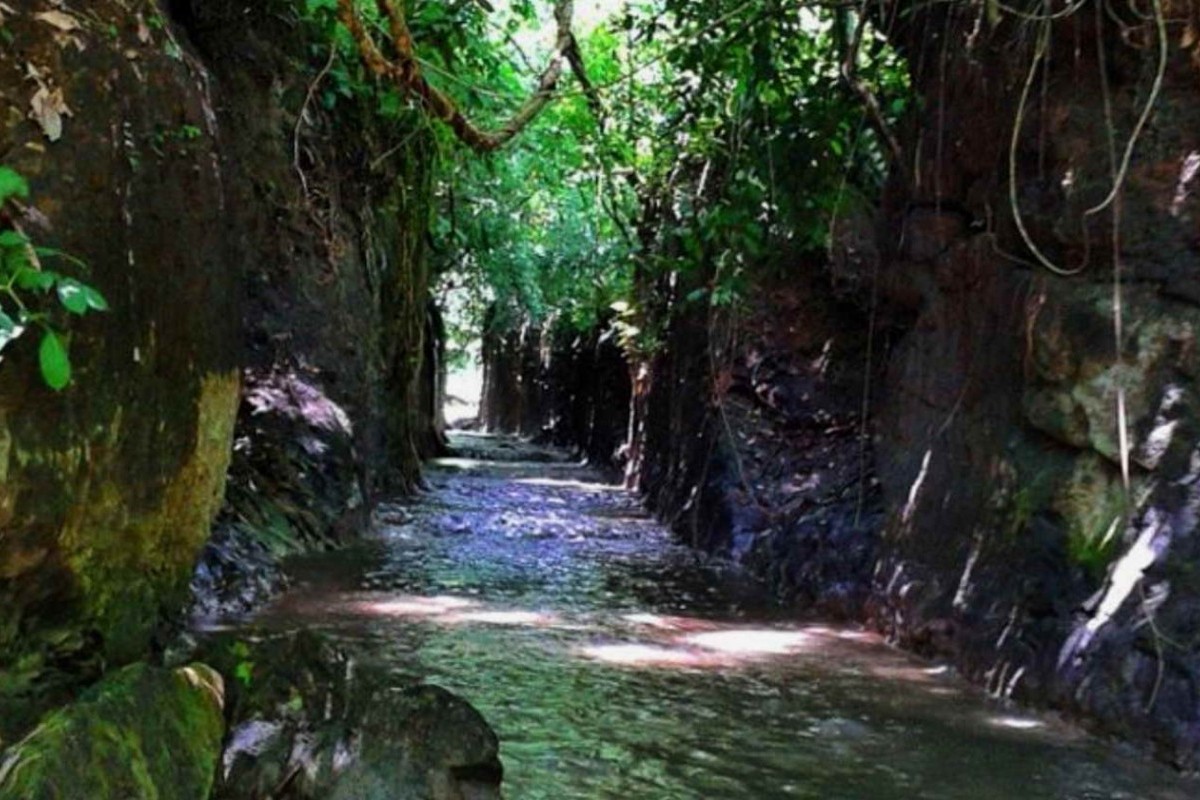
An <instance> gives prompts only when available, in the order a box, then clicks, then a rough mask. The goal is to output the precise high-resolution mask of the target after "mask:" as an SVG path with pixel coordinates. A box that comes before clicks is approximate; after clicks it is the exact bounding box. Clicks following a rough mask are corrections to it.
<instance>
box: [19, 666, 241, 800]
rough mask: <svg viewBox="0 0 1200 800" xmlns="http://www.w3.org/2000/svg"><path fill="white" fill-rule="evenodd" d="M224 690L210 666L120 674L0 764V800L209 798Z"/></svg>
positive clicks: (46, 723)
mask: <svg viewBox="0 0 1200 800" xmlns="http://www.w3.org/2000/svg"><path fill="white" fill-rule="evenodd" d="M224 692H225V689H224V683H223V681H222V680H221V676H220V675H218V674H217V673H216V672H214V671H213V670H212V669H210V668H209V667H207V666H205V665H203V664H191V665H189V666H186V667H181V668H179V669H176V670H166V669H161V668H156V667H151V666H149V665H146V664H134V665H132V666H129V667H126V668H125V669H122V670H120V671H118V672H116V673H113V674H112V675H111V676H110V677H108V678H107V679H105V680H104V681H102V682H101V683H100V684H98V685H97V686H95V687H93V688H92V689H91V690H89V691H88V692H87V693H86V694H85V695H84V696H83V697H82V698H81V699H80V700H79V702H77V703H75V704H73V705H71V706H69V707H67V708H66V709H63V710H60V711H55V712H53V713H51V714H50V715H49V716H48V717H47V718H46V719H45V720H43V721H42V723H41V724H40V725H39V726H38V727H37V728H36V729H35V730H34V731H33V732H32V733H31V734H29V736H27V737H26V738H25V739H24V740H22V741H21V742H18V743H17V744H15V745H14V746H13V747H12V748H11V749H10V750H9V751H7V752H6V753H4V754H3V756H2V757H0V800H60V799H61V800H78V798H82V797H86V798H88V800H128V798H138V800H205V798H207V797H208V795H209V792H210V791H211V789H212V782H213V777H214V776H215V775H216V767H217V761H218V759H219V758H220V754H221V739H222V737H223V734H224V730H225V724H224V717H223V715H222V712H223V704H224Z"/></svg>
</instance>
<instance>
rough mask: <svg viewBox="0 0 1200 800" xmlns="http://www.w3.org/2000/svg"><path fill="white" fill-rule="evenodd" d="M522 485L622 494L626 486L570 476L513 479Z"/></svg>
mask: <svg viewBox="0 0 1200 800" xmlns="http://www.w3.org/2000/svg"><path fill="white" fill-rule="evenodd" d="M512 482H513V483H516V484H519V485H521V486H548V487H553V488H557V489H582V490H584V491H586V492H608V493H612V494H621V493H624V492H625V487H623V486H621V485H620V484H616V483H593V482H590V481H580V480H572V479H568V478H517V479H515V480H513V481H512Z"/></svg>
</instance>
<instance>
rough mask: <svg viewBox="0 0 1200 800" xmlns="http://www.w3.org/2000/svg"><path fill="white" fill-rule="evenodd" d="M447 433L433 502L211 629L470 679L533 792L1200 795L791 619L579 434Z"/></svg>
mask: <svg viewBox="0 0 1200 800" xmlns="http://www.w3.org/2000/svg"><path fill="white" fill-rule="evenodd" d="M452 443H453V445H454V447H455V450H456V452H457V455H456V457H453V458H447V459H443V460H441V461H439V462H436V463H435V464H434V465H432V467H431V469H430V472H429V478H428V480H429V484H430V490H429V491H428V492H427V493H426V495H425V497H424V499H423V501H422V502H420V503H418V504H415V505H410V504H405V505H402V506H388V505H384V506H382V507H381V508H379V509H378V510H377V511H376V513H375V515H374V524H373V529H372V531H371V533H370V535H368V536H367V537H365V539H364V541H363V542H362V543H360V544H358V545H356V546H353V547H351V548H350V549H347V550H343V551H340V552H337V553H333V554H326V555H319V556H306V557H303V558H301V559H299V560H297V561H295V562H293V563H292V564H291V565H290V571H291V573H292V575H293V579H294V588H293V589H292V590H291V591H290V592H288V593H287V594H285V595H284V596H283V597H282V598H280V599H279V600H278V601H277V602H275V603H274V604H272V605H271V606H269V607H268V608H267V609H266V610H265V611H264V612H263V613H261V614H260V615H259V616H257V618H255V619H254V620H253V621H251V622H249V623H247V624H245V625H244V626H241V627H238V628H236V629H234V630H222V631H219V632H217V633H215V634H212V635H213V636H215V637H216V638H217V639H218V640H220V639H233V640H240V639H253V640H260V641H261V642H262V643H263V644H266V645H267V646H266V647H265V648H261V649H265V650H279V651H284V650H286V649H287V648H286V647H275V646H273V645H272V644H271V642H272V639H275V638H278V637H285V636H289V635H294V633H295V631H298V630H305V631H309V632H313V631H315V632H317V634H318V635H319V636H321V637H322V638H326V639H328V640H329V641H333V642H336V643H337V646H338V647H339V648H341V649H343V650H344V651H345V652H347V653H348V654H350V658H349V661H348V663H351V664H356V665H360V666H361V665H366V664H370V665H373V666H375V667H377V668H382V669H383V670H385V671H386V673H387V674H388V675H389V677H391V678H392V679H394V680H395V682H396V683H397V684H398V685H409V684H412V683H413V682H426V683H432V684H436V685H439V686H443V687H445V688H448V689H450V690H451V691H453V692H455V693H457V694H460V695H462V696H463V697H467V698H470V699H471V702H472V703H473V704H474V705H475V706H476V707H477V708H478V709H479V710H480V711H481V712H482V713H483V715H484V716H485V717H486V718H487V719H488V720H489V721H490V722H491V724H492V725H493V726H494V727H495V728H496V731H497V733H498V734H499V737H500V741H501V757H502V760H503V763H504V770H505V775H504V786H505V795H506V796H507V797H511V798H519V799H520V800H540V799H542V798H545V799H547V800H548V799H549V798H555V799H556V800H561V799H565V798H581V799H582V798H588V799H589V800H600V799H601V798H642V799H644V800H669V799H673V798H679V799H680V800H682V799H683V798H755V799H756V800H773V799H774V798H814V799H815V798H821V799H822V800H836V799H837V798H854V800H875V799H876V798H878V799H879V800H884V799H887V800H891V799H893V798H900V797H921V798H945V799H946V800H951V799H952V798H964V799H965V798H969V800H1001V799H1005V800H1007V799H1008V798H1011V799H1012V800H1018V799H1019V800H1037V798H1047V800H1049V799H1050V798H1054V800H1085V799H1088V798H1094V799H1095V800H1100V798H1103V799H1104V800H1115V799H1116V798H1138V800H1152V799H1153V798H1164V799H1165V798H1184V797H1191V796H1193V795H1192V794H1191V791H1192V789H1194V786H1189V785H1188V784H1187V783H1186V782H1184V781H1183V780H1182V779H1180V778H1179V777H1177V776H1176V775H1174V774H1172V773H1171V772H1169V771H1168V770H1167V769H1166V768H1165V767H1158V766H1155V765H1152V764H1148V763H1146V762H1145V761H1141V760H1135V759H1132V758H1125V757H1122V756H1120V755H1118V754H1116V753H1114V751H1113V749H1112V748H1111V747H1110V746H1109V745H1107V744H1104V743H1100V742H1097V741H1096V740H1094V739H1091V738H1089V737H1087V736H1084V735H1082V734H1079V733H1077V732H1074V731H1072V730H1071V729H1070V728H1068V727H1066V726H1064V725H1062V724H1061V723H1058V722H1056V721H1054V720H1052V719H1049V718H1043V717H1037V716H1032V715H1029V714H1027V713H1024V712H1020V711H1018V710H1015V709H1013V708H1011V707H1006V706H1004V705H1001V704H999V703H994V702H990V701H988V700H987V699H986V698H985V697H984V696H983V695H982V694H981V693H980V692H979V691H977V690H976V689H974V688H972V687H969V686H967V685H966V684H964V683H961V682H960V681H959V680H957V679H956V678H955V677H953V676H952V675H951V674H950V673H948V672H947V671H946V670H944V669H941V668H937V667H933V666H930V665H929V664H927V663H925V662H922V661H919V660H916V659H914V658H912V657H911V656H908V655H905V654H902V653H900V652H898V651H895V650H893V649H890V648H888V647H886V646H885V645H884V644H883V643H882V642H881V641H880V640H879V639H878V638H877V637H875V636H874V635H871V634H865V633H860V632H858V631H855V630H851V629H840V628H837V627H831V626H827V625H824V624H819V623H802V622H797V621H796V620H795V618H794V612H793V613H792V614H791V615H789V614H788V613H786V612H785V611H784V610H783V609H780V608H776V607H774V606H773V605H772V604H771V603H770V602H769V601H768V600H767V599H766V598H765V594H764V593H763V592H762V591H761V589H760V588H759V587H758V586H757V585H756V584H755V583H754V581H753V580H752V579H751V578H749V577H748V576H747V575H745V574H744V573H742V572H740V571H739V570H737V569H736V568H734V567H732V566H730V565H729V564H728V563H726V562H723V561H720V560H713V559H708V558H706V557H705V556H703V555H700V554H698V553H697V552H696V551H694V550H690V549H687V548H684V547H682V546H680V545H678V544H675V543H673V542H672V539H671V537H670V535H669V533H668V532H667V531H666V530H665V529H664V528H663V527H662V526H660V525H659V524H658V523H657V522H655V521H654V520H653V519H652V518H651V517H650V516H649V515H647V514H646V513H645V512H644V511H643V510H642V508H641V506H640V504H639V502H638V500H637V499H636V498H634V497H633V496H631V495H629V494H628V493H626V492H624V491H623V490H621V489H620V488H619V487H617V486H614V485H611V484H609V483H606V482H605V481H604V480H603V479H602V477H601V476H600V475H598V474H597V473H596V472H594V471H593V470H591V469H589V468H587V467H584V466H581V465H579V464H577V463H575V462H572V461H568V460H567V458H566V456H565V455H564V454H563V453H561V452H558V451H554V450H547V449H544V448H538V447H534V446H531V445H528V444H524V443H522V442H520V441H519V440H516V439H513V438H506V437H492V436H484V435H478V434H458V435H455V436H454V438H453V440H452ZM263 640H265V641H263ZM357 668H358V667H356V669H357ZM239 738H240V737H239V733H238V732H236V731H235V732H234V734H233V737H232V739H233V741H234V742H237V741H238V740H239Z"/></svg>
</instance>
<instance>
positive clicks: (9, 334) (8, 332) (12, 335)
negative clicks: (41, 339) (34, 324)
mask: <svg viewBox="0 0 1200 800" xmlns="http://www.w3.org/2000/svg"><path fill="white" fill-rule="evenodd" d="M24 332H25V328H24V327H23V326H21V325H18V324H17V323H16V322H15V321H14V320H13V318H12V317H10V316H9V315H8V314H5V313H4V312H3V311H0V350H3V349H4V348H5V347H7V346H8V344H9V342H11V341H12V340H13V339H16V338H17V337H18V336H20V335H21V334H22V333H24Z"/></svg>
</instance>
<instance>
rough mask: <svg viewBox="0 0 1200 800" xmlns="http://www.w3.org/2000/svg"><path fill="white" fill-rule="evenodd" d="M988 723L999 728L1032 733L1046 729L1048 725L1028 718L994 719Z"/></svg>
mask: <svg viewBox="0 0 1200 800" xmlns="http://www.w3.org/2000/svg"><path fill="white" fill-rule="evenodd" d="M988 722H989V723H990V724H992V725H995V726H996V727H997V728H1009V729H1010V730H1014V731H1032V730H1037V729H1038V728H1044V727H1046V723H1044V722H1042V721H1041V720H1039V719H1030V718H1028V717H992V718H991V719H989V720H988Z"/></svg>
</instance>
